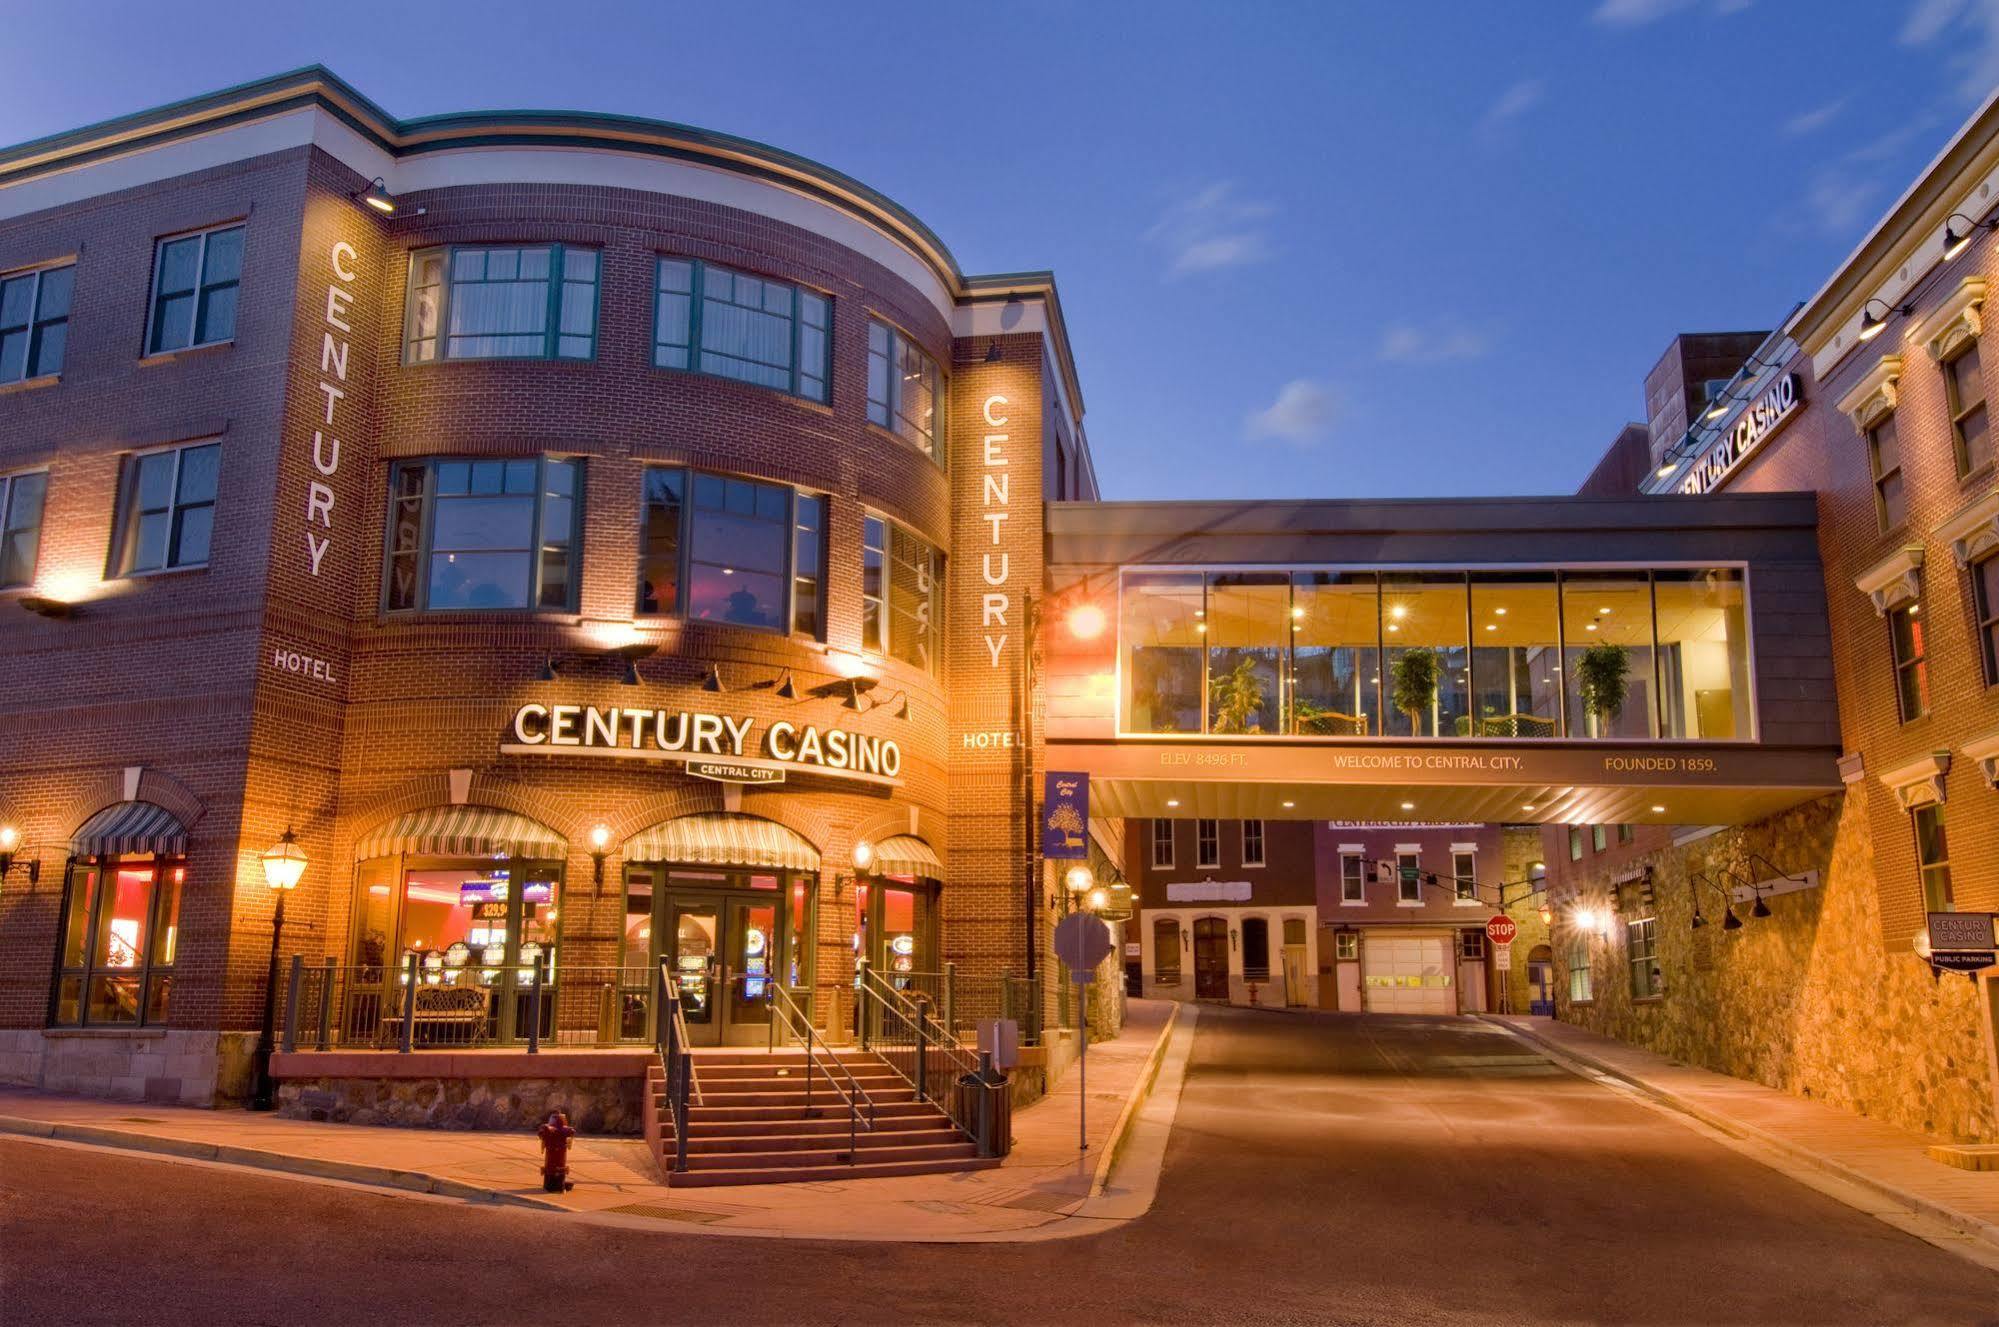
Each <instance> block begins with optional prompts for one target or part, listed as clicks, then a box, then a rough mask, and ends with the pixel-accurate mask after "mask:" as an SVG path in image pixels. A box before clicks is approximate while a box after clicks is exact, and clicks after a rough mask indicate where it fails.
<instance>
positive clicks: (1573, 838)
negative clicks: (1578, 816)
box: [1569, 825, 1583, 862]
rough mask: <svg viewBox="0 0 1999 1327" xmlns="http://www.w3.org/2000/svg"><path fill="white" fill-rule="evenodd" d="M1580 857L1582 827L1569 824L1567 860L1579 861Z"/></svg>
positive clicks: (1581, 857) (1581, 853)
mask: <svg viewBox="0 0 1999 1327" xmlns="http://www.w3.org/2000/svg"><path fill="white" fill-rule="evenodd" d="M1582 859H1583V827H1582V826H1581V825H1570V826H1569V860H1570V861H1572V862H1579V861H1581V860H1582Z"/></svg>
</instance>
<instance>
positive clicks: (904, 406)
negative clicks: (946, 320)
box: [868, 321, 946, 465]
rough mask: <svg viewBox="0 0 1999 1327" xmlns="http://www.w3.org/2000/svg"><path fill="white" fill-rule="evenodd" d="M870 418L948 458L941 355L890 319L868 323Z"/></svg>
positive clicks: (930, 452) (932, 456)
mask: <svg viewBox="0 0 1999 1327" xmlns="http://www.w3.org/2000/svg"><path fill="white" fill-rule="evenodd" d="M868 422H869V423H871V424H876V425H879V426H880V427H882V428H885V429H887V430H888V431H889V432H891V433H894V434H897V435H898V436H900V437H902V438H904V439H906V440H907V441H909V442H910V443H912V444H913V445H914V446H915V447H916V449H917V450H918V451H920V452H922V453H923V454H924V455H925V456H928V457H929V458H930V459H931V460H933V461H935V462H937V464H939V465H943V464H945V461H946V456H945V447H944V392H943V379H942V376H941V375H940V374H939V373H938V371H937V361H936V360H934V359H932V358H930V356H928V355H926V354H924V353H923V351H922V349H921V348H919V347H918V346H917V345H916V343H915V342H913V341H911V340H910V339H909V338H908V337H906V336H904V335H903V334H902V333H901V332H898V331H897V330H896V329H895V328H893V327H890V326H889V325H888V324H887V323H883V322H874V321H870V322H869V323H868Z"/></svg>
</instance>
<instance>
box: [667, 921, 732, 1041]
mask: <svg viewBox="0 0 1999 1327" xmlns="http://www.w3.org/2000/svg"><path fill="white" fill-rule="evenodd" d="M667 935H668V936H669V937H670V939H671V942H672V944H673V979H674V981H675V983H676V984H677V985H678V986H679V987H680V1016H681V1017H682V1018H683V1019H684V1020H685V1021H686V1023H687V1037H688V1040H689V1041H691V1042H693V1043H694V1044H695V1045H696V1046H719V1045H721V1044H722V1011H721V1010H720V1009H719V1008H717V1001H716V996H717V995H718V994H719V993H720V992H719V990H718V988H719V987H720V985H721V980H722V971H721V969H722V908H721V904H720V903H719V901H718V902H713V903H710V902H706V901H703V902H699V903H680V902H676V903H675V904H674V905H673V925H672V927H671V928H670V929H669V930H668V932H667Z"/></svg>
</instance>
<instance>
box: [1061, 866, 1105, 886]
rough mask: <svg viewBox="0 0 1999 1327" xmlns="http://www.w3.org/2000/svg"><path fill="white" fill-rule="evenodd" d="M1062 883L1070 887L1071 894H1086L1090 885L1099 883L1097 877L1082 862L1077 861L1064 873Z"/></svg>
mask: <svg viewBox="0 0 1999 1327" xmlns="http://www.w3.org/2000/svg"><path fill="white" fill-rule="evenodd" d="M1062 883H1063V884H1064V885H1067V886H1068V887H1069V892H1070V893H1071V894H1085V893H1088V892H1089V889H1090V886H1092V885H1094V884H1096V883H1097V877H1096V875H1095V874H1094V873H1092V872H1091V870H1090V868H1089V867H1087V866H1085V865H1083V864H1082V863H1081V862H1078V863H1076V864H1075V865H1074V866H1072V867H1070V868H1069V869H1068V870H1067V871H1065V872H1063V874H1062Z"/></svg>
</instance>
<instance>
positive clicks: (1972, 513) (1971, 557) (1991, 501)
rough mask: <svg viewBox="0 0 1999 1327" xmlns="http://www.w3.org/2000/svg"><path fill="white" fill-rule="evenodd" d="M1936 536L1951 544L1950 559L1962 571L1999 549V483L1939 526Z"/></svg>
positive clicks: (1953, 513)
mask: <svg viewBox="0 0 1999 1327" xmlns="http://www.w3.org/2000/svg"><path fill="white" fill-rule="evenodd" d="M1936 533H1937V537H1938V538H1940V539H1948V540H1949V541H1950V555H1951V557H1952V559H1954V560H1955V561H1956V563H1957V565H1958V566H1960V567H1969V566H1970V565H1971V564H1972V563H1973V562H1974V561H1976V560H1977V559H1978V558H1979V557H1980V556H1982V555H1983V554H1985V553H1987V552H1989V551H1991V550H1992V549H1994V548H1999V483H1990V484H1987V485H1986V486H1985V488H1984V491H1983V492H1981V493H1980V494H1979V495H1978V496H1977V497H1975V498H1973V499H1972V500H1971V501H1969V502H1967V503H1965V504H1964V505H1963V506H1962V507H1959V508H1958V509H1957V510H1956V511H1954V512H1952V513H1951V514H1950V515H1949V516H1946V517H1945V518H1944V519H1943V520H1941V521H1939V522H1937V527H1936Z"/></svg>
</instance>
